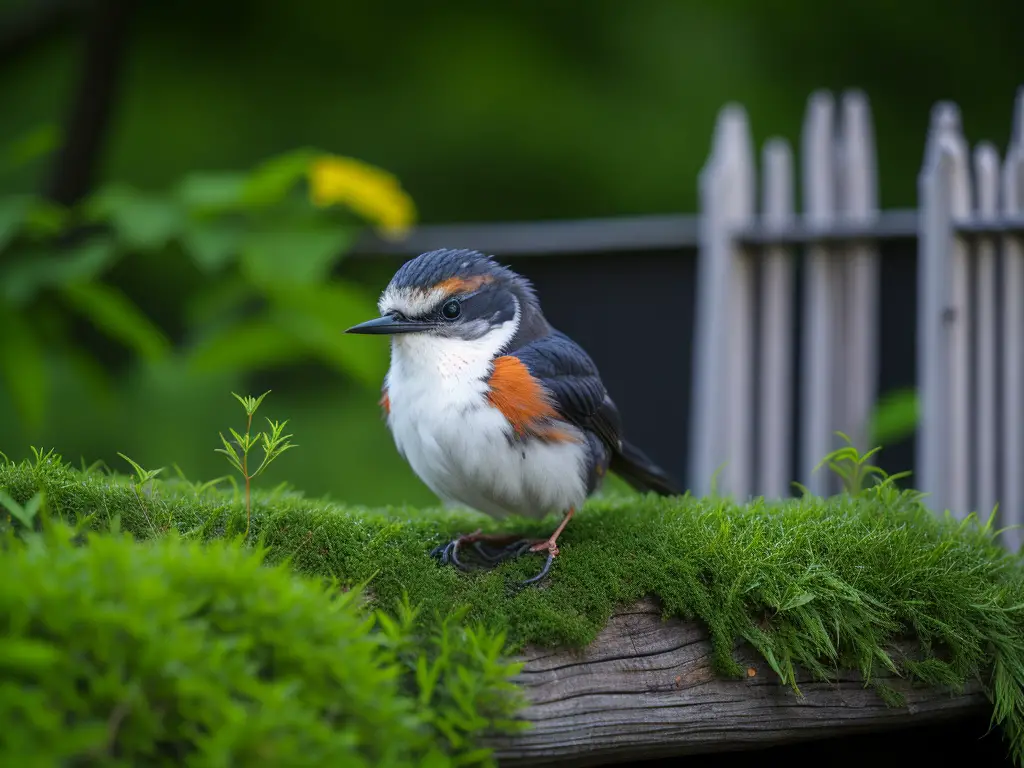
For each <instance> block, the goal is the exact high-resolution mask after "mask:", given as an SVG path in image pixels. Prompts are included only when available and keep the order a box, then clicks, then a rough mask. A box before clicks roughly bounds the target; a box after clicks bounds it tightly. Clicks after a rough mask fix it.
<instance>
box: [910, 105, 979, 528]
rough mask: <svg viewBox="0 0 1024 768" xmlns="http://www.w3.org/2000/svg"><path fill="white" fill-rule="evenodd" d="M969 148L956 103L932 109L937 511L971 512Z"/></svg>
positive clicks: (920, 450)
mask: <svg viewBox="0 0 1024 768" xmlns="http://www.w3.org/2000/svg"><path fill="white" fill-rule="evenodd" d="M967 174H968V167H967V146H966V141H964V138H963V135H962V133H961V129H960V112H959V109H958V108H957V107H956V105H955V104H951V103H949V102H941V103H939V104H937V105H936V106H935V109H934V110H933V111H932V120H931V126H930V128H929V135H928V141H927V145H926V147H925V162H924V166H923V168H922V170H921V174H920V176H919V178H918V184H919V197H920V201H921V216H920V221H919V226H920V234H919V239H918V254H919V255H918V259H919V264H918V275H919V291H918V350H917V352H918V357H919V362H918V372H919V373H918V382H919V385H918V390H919V397H920V401H921V409H920V411H921V421H920V424H919V428H918V435H917V437H918V440H917V465H918V474H917V476H918V488H919V489H920V490H922V491H924V492H926V493H929V494H930V501H931V503H932V504H933V505H934V506H935V508H936V511H938V512H940V513H941V512H942V511H943V510H947V509H948V510H950V511H951V512H953V514H954V515H956V516H958V517H963V516H965V515H966V514H967V513H968V506H969V496H968V488H969V480H970V474H971V472H970V471H971V465H970V462H969V453H968V450H969V445H968V439H969V429H968V427H969V416H970V413H969V407H968V390H967V386H966V384H967V377H968V375H969V370H968V367H967V359H966V357H967V354H966V353H967V350H968V346H967V342H968V338H967V336H966V333H965V330H966V328H967V317H966V315H967V313H966V309H967V296H966V295H965V294H966V290H967V282H968V274H967V255H966V251H965V248H964V244H963V241H962V238H961V237H959V236H958V235H957V234H956V231H955V229H954V221H955V220H957V219H965V218H966V217H967V216H968V215H969V214H970V210H971V205H970V184H969V181H968V177H967Z"/></svg>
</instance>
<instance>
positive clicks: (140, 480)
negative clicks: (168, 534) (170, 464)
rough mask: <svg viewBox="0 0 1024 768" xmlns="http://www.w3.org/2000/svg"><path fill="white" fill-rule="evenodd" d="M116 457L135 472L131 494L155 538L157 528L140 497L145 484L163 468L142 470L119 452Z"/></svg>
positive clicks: (140, 466)
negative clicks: (133, 495)
mask: <svg viewBox="0 0 1024 768" xmlns="http://www.w3.org/2000/svg"><path fill="white" fill-rule="evenodd" d="M117 455H118V456H120V457H121V458H122V459H124V460H125V461H127V462H128V463H129V464H131V466H132V469H134V470H135V482H134V483H133V484H132V492H133V493H134V494H135V500H136V501H137V502H139V508H140V509H141V510H142V514H143V515H145V517H146V522H148V523H149V527H150V528H151V529H152V530H153V535H154V536H155V535H156V534H157V533H158V531H157V527H156V526H155V525H154V524H153V519H152V518H151V517H150V516H149V510H148V509H147V508H146V502H144V501H143V500H142V497H143V496H144V495H145V493H146V490H145V486H146V483H148V482H150V481H151V480H155V479H156V476H157V475H159V474H160V473H161V472H163V471H164V467H160V468H159V469H143V468H142V465H140V464H139V463H138V462H137V461H135V460H134V459H131V458H129V457H128V456H125V455H124V454H123V453H121V452H120V451H119V452H118V454H117Z"/></svg>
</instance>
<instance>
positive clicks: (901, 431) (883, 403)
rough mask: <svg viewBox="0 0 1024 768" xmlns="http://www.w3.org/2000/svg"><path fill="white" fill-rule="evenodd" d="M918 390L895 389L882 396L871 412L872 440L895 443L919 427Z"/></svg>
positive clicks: (873, 441)
mask: <svg viewBox="0 0 1024 768" xmlns="http://www.w3.org/2000/svg"><path fill="white" fill-rule="evenodd" d="M917 420H918V411H917V390H916V389H914V388H905V389H898V390H893V391H892V392H889V393H887V394H885V395H884V396H882V397H881V398H880V399H879V401H878V403H877V405H876V406H875V409H874V411H873V413H872V414H871V442H872V443H889V444H891V443H895V442H898V441H900V440H903V439H904V438H907V437H910V436H911V435H913V434H914V430H915V429H916V428H917Z"/></svg>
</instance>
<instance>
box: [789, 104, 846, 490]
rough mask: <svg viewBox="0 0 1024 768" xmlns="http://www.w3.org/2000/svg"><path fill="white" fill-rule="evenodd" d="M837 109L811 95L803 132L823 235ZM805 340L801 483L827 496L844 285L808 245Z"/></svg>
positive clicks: (815, 224) (826, 255)
mask: <svg viewBox="0 0 1024 768" xmlns="http://www.w3.org/2000/svg"><path fill="white" fill-rule="evenodd" d="M834 124H835V103H834V101H833V98H832V95H831V94H830V93H828V92H825V91H818V92H816V93H814V94H813V95H812V96H811V98H810V101H809V103H808V108H807V115H806V117H805V119H804V127H803V136H802V141H803V147H802V155H803V161H802V163H801V165H802V170H803V208H804V214H803V215H804V219H805V221H806V223H807V226H808V228H810V229H811V230H813V229H816V228H817V229H822V230H827V229H828V228H829V226H831V225H832V224H833V223H834V221H835V211H836V174H835V152H834V149H835V147H834ZM804 265H805V272H804V273H805V278H804V307H803V339H802V349H801V362H800V369H801V390H802V394H801V398H800V406H801V414H800V423H801V439H800V482H801V483H802V484H803V485H804V486H805V487H806V488H807V489H808V490H809V491H810V492H811V493H813V494H815V495H819V496H824V495H828V494H829V493H830V492H831V491H832V490H833V489H834V488H835V487H836V486H835V483H834V481H833V478H832V475H831V473H829V472H826V471H815V470H814V468H815V466H817V464H818V463H819V462H820V461H821V460H822V459H824V458H825V455H826V454H827V453H829V452H830V451H831V450H832V449H833V445H834V442H833V434H832V433H833V431H834V428H835V426H834V414H835V403H836V401H837V398H840V397H841V395H840V394H839V393H837V391H836V390H837V387H838V386H839V385H840V384H841V383H842V373H841V371H838V370H837V365H836V362H837V360H836V352H837V350H836V347H837V345H838V343H839V342H840V339H839V334H838V331H837V329H838V327H839V326H838V323H837V320H838V318H840V317H842V312H843V307H842V301H841V299H842V285H841V283H840V282H839V280H838V279H837V277H838V275H837V269H836V267H837V265H838V260H837V259H836V258H835V256H834V254H833V253H832V252H831V249H830V248H829V246H828V245H825V244H822V243H812V244H810V245H809V246H808V248H807V250H806V252H805V258H804Z"/></svg>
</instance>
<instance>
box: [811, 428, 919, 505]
mask: <svg viewBox="0 0 1024 768" xmlns="http://www.w3.org/2000/svg"><path fill="white" fill-rule="evenodd" d="M835 434H836V435H838V436H839V437H840V438H841V439H842V440H843V442H845V443H846V445H844V446H843V447H842V448H837V449H836V450H834V451H832V452H831V453H829V454H828V455H827V456H825V458H824V459H822V460H821V461H820V462H819V463H818V465H817V466H816V467H815V468H814V471H818V470H819V469H821V467H823V466H825V465H826V464H827V465H828V468H829V469H831V470H832V471H833V472H835V473H836V474H837V475H838V476H839V478H840V479H841V480H842V481H843V489H844V490H845V491H846V492H847V493H848V494H849V495H851V496H859V495H860V494H861V492H862V491H864V490H865V483H866V481H867V479H868V478H869V477H871V476H875V477H876V478H878V480H877V482H878V483H879V484H883V485H884V484H887V483H892V482H895V481H896V480H898V479H900V478H903V477H906V476H908V475H909V474H910V473H909V472H900V473H897V474H895V475H889V474H888V473H887V472H886V471H885V470H884V469H882V468H881V467H878V466H876V465H874V464H868V459H870V458H871V457H872V456H874V455H875V454H876V453H878V452H879V451H880V450H882V447H881V446H877V447H875V448H872V449H871V450H870V451H868V452H866V453H863V454H862V453H861V452H860V451H858V450H857V448H856V446H855V445H854V444H853V441H852V440H851V439H850V438H849V436H848V435H846V434H844V433H843V432H836V433H835Z"/></svg>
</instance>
